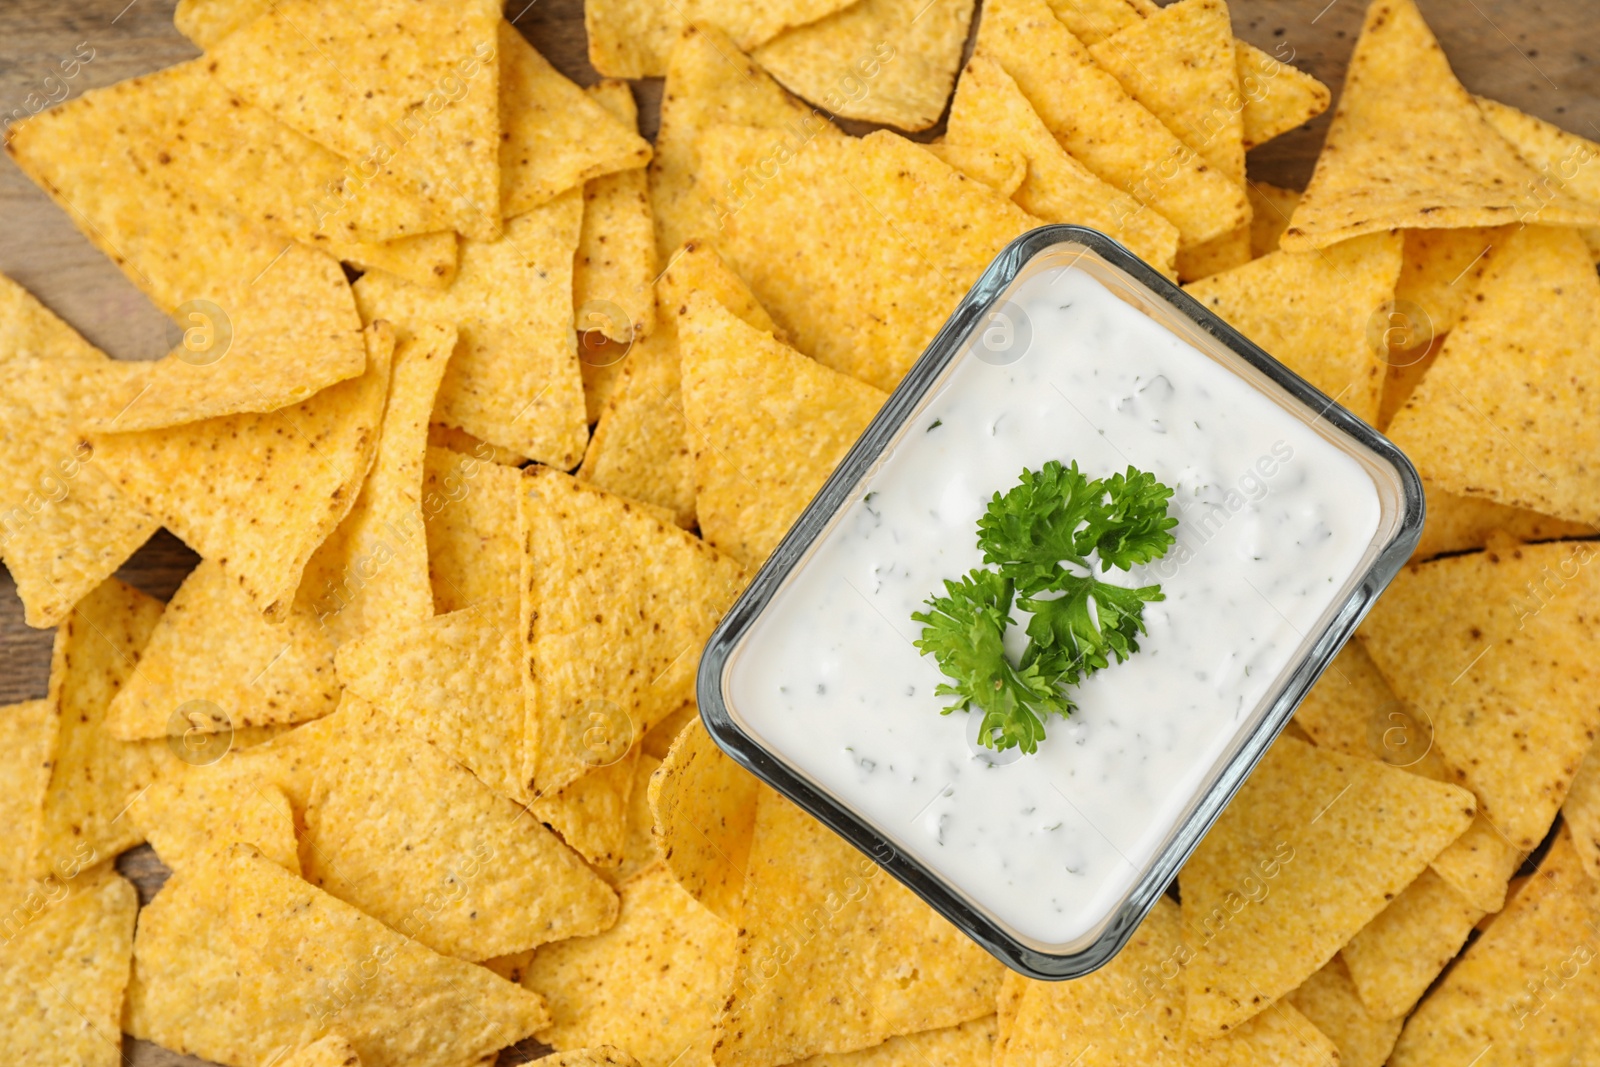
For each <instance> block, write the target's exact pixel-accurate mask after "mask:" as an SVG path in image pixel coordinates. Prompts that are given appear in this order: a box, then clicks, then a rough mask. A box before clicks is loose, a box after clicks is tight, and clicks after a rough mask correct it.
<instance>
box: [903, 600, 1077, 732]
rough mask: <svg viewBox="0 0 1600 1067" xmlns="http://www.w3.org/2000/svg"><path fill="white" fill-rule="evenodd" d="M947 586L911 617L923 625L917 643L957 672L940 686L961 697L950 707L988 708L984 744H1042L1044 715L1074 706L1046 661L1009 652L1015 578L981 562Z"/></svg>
mask: <svg viewBox="0 0 1600 1067" xmlns="http://www.w3.org/2000/svg"><path fill="white" fill-rule="evenodd" d="M944 588H945V595H944V596H936V597H930V598H929V599H928V601H927V604H928V608H929V609H930V610H928V611H919V612H914V613H913V614H912V616H911V618H912V620H913V621H915V622H920V623H922V624H923V629H922V638H921V640H919V641H917V642H916V645H917V648H918V649H920V650H921V651H922V653H923V654H924V655H932V656H933V658H934V661H935V662H937V663H938V664H939V670H940V671H941V672H943V674H944V675H945V677H946V678H949V679H950V682H949V683H946V684H942V685H940V686H939V688H938V689H937V690H936V692H937V693H938V695H940V696H951V697H955V698H956V700H955V702H954V703H952V704H951V705H950V706H949V707H947V708H945V709H944V712H943V713H944V714H946V715H948V714H950V713H951V712H952V711H971V710H972V709H973V708H974V707H976V708H978V709H979V710H981V711H982V712H983V721H982V722H981V723H980V724H979V726H978V740H979V742H980V743H981V744H983V745H984V746H986V747H988V748H993V749H996V750H999V751H1004V750H1005V749H1008V748H1018V747H1020V748H1021V749H1022V751H1024V752H1034V751H1037V750H1038V747H1039V742H1040V741H1042V740H1043V739H1044V720H1045V719H1047V718H1049V717H1050V716H1051V715H1060V716H1062V717H1063V718H1065V717H1066V716H1067V715H1068V714H1070V713H1071V711H1072V708H1073V705H1072V701H1070V700H1068V699H1067V697H1066V695H1065V694H1064V693H1062V692H1061V690H1060V689H1059V688H1058V686H1057V685H1056V683H1055V680H1054V679H1053V678H1051V677H1049V676H1047V675H1046V674H1044V673H1043V672H1042V671H1041V670H1040V668H1039V667H1038V666H1036V665H1030V666H1027V667H1018V666H1016V665H1015V664H1013V663H1012V662H1011V659H1010V657H1008V656H1007V655H1006V651H1005V629H1006V627H1007V626H1008V625H1012V624H1013V622H1014V620H1013V619H1012V618H1011V616H1010V611H1011V598H1012V591H1013V589H1012V583H1011V582H1010V581H1009V580H1008V579H1005V578H1002V577H1001V576H1000V575H999V574H997V573H995V572H994V571H990V570H982V569H978V570H973V571H971V572H969V573H968V574H967V575H966V576H965V577H963V578H962V579H960V580H959V581H950V580H948V579H946V580H945V583H944Z"/></svg>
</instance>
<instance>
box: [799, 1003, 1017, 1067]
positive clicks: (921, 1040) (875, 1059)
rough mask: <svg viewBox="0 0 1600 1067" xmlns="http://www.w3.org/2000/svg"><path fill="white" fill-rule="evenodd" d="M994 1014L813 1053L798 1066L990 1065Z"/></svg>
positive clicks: (992, 1049)
mask: <svg viewBox="0 0 1600 1067" xmlns="http://www.w3.org/2000/svg"><path fill="white" fill-rule="evenodd" d="M994 1034H995V1020H994V1016H993V1015H986V1016H984V1017H983V1018H982V1019H973V1020H971V1021H970V1022H964V1023H962V1024H961V1025H960V1026H947V1027H945V1028H944V1029H942V1030H924V1031H923V1032H922V1033H920V1034H907V1035H905V1036H904V1037H891V1038H890V1039H889V1040H887V1041H885V1042H884V1043H883V1044H881V1045H874V1046H873V1047H872V1048H865V1049H862V1050H861V1051H859V1052H842V1053H839V1054H837V1055H822V1056H813V1057H811V1058H810V1059H808V1060H802V1061H801V1062H800V1063H798V1064H796V1065H795V1067H927V1065H928V1064H934V1063H936V1064H939V1065H940V1067H990V1063H991V1061H992V1058H993V1056H994Z"/></svg>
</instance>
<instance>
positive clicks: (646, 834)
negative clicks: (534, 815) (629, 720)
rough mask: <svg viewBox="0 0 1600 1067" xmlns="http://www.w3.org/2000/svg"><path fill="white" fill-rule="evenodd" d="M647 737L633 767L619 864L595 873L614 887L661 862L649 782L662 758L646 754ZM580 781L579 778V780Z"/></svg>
mask: <svg viewBox="0 0 1600 1067" xmlns="http://www.w3.org/2000/svg"><path fill="white" fill-rule="evenodd" d="M648 741H649V738H648V737H647V738H646V740H645V743H643V744H641V745H640V752H639V756H638V759H637V760H635V761H634V764H633V785H632V786H631V787H629V790H628V813H627V822H626V828H625V830H624V833H623V839H622V862H621V863H619V864H618V865H617V866H616V867H614V868H601V869H598V870H597V871H596V872H595V873H596V874H598V875H600V877H602V878H604V879H605V880H606V881H608V882H610V883H611V884H612V885H614V886H619V885H621V884H622V883H623V882H626V881H628V880H629V879H630V878H632V877H633V876H634V875H636V874H639V873H641V872H643V871H645V870H646V869H648V868H650V867H654V866H655V865H656V864H658V863H660V862H661V859H662V856H661V849H660V847H659V846H658V845H657V844H656V835H655V815H654V814H653V813H652V812H651V810H650V779H651V778H652V777H653V776H654V775H655V772H656V768H658V767H660V766H661V759H660V757H657V756H652V755H650V754H649V753H648V752H647V751H645V748H646V746H647V745H648ZM582 780H583V779H581V778H580V779H579V781H582Z"/></svg>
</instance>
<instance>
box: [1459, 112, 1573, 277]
mask: <svg viewBox="0 0 1600 1067" xmlns="http://www.w3.org/2000/svg"><path fill="white" fill-rule="evenodd" d="M1473 99H1474V100H1476V101H1477V102H1478V109H1479V110H1480V111H1482V112H1483V117H1484V118H1486V119H1488V120H1489V125H1491V126H1493V127H1494V128H1495V132H1496V133H1498V134H1499V135H1500V136H1501V137H1504V138H1505V139H1506V140H1508V141H1510V142H1511V145H1512V147H1513V148H1515V149H1516V150H1517V155H1519V156H1521V157H1522V158H1523V159H1525V160H1526V161H1527V162H1528V163H1529V164H1530V165H1532V167H1533V168H1534V169H1535V170H1537V171H1538V172H1539V175H1540V178H1541V179H1542V181H1543V182H1544V183H1546V184H1548V185H1553V186H1554V187H1556V188H1558V189H1562V190H1564V191H1566V192H1568V193H1571V194H1572V195H1573V196H1575V197H1577V198H1578V199H1579V200H1582V201H1584V202H1585V203H1589V204H1600V173H1597V169H1596V168H1595V167H1594V166H1593V165H1592V164H1594V163H1595V162H1596V161H1597V160H1600V144H1596V143H1595V142H1593V141H1591V140H1588V139H1587V138H1584V137H1579V136H1578V135H1577V134H1575V133H1568V132H1567V131H1566V130H1563V129H1562V128H1561V127H1559V126H1556V125H1554V124H1553V123H1549V122H1546V121H1544V120H1543V119H1540V118H1535V117H1534V116H1532V115H1529V114H1527V113H1525V112H1522V111H1518V110H1517V109H1516V108H1514V107H1510V106H1508V105H1506V104H1502V103H1499V102H1497V101H1494V100H1489V99H1486V98H1485V97H1481V96H1477V97H1473ZM1581 232H1582V233H1583V241H1584V243H1585V244H1587V245H1588V246H1589V254H1590V255H1592V256H1594V257H1595V259H1597V260H1600V229H1597V228H1594V227H1586V228H1585V229H1584V230H1582V231H1581Z"/></svg>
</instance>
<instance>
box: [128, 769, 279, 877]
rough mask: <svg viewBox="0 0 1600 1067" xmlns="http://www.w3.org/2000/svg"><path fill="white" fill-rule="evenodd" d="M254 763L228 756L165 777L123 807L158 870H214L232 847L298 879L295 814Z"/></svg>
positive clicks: (179, 770) (277, 789)
mask: <svg viewBox="0 0 1600 1067" xmlns="http://www.w3.org/2000/svg"><path fill="white" fill-rule="evenodd" d="M265 767H266V765H265V763H264V762H263V761H262V760H260V759H252V758H250V757H248V756H241V755H238V754H233V755H229V756H224V757H223V758H222V759H221V760H219V761H217V762H215V763H209V764H204V765H195V766H185V767H182V768H180V769H177V770H175V771H173V772H171V773H168V774H164V775H163V776H162V777H161V779H160V780H159V781H157V782H156V783H155V784H154V785H152V786H151V787H150V788H149V789H147V790H145V791H144V792H143V793H142V794H140V796H139V797H138V799H136V800H134V801H133V802H132V803H131V804H130V805H129V807H128V813H129V815H130V816H131V817H132V818H133V820H134V822H135V823H137V824H138V826H139V829H140V831H142V832H143V833H144V835H145V837H146V838H148V839H149V841H150V846H151V847H152V848H154V849H155V850H156V855H157V856H159V857H160V858H161V862H162V863H164V864H166V865H167V866H168V867H171V868H172V869H173V870H187V869H189V868H191V867H195V866H198V865H201V864H206V863H216V862H219V861H220V858H221V857H222V856H223V854H225V853H226V852H227V850H228V849H229V848H230V847H232V846H233V845H236V844H247V845H253V846H255V847H256V848H257V849H259V850H260V851H261V853H262V855H264V856H266V857H267V858H268V859H269V860H271V861H272V862H273V863H276V864H277V865H278V866H280V867H282V868H283V869H284V870H286V871H290V872H292V873H294V874H299V873H300V855H299V845H298V844H297V842H296V840H295V831H294V811H293V810H292V809H291V808H290V806H289V798H288V797H287V796H286V795H285V794H284V792H283V790H282V789H280V788H278V787H277V786H276V785H273V784H272V783H271V782H270V781H268V780H267V776H266V774H264V773H263V771H264V770H265Z"/></svg>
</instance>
